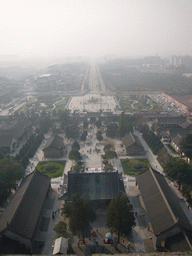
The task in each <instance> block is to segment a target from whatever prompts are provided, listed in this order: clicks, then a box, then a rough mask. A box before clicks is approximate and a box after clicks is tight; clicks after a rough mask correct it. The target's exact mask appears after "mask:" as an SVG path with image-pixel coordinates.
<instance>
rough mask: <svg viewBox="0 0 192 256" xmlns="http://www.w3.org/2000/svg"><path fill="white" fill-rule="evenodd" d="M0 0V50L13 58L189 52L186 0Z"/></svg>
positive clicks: (190, 19) (191, 27)
mask: <svg viewBox="0 0 192 256" xmlns="http://www.w3.org/2000/svg"><path fill="white" fill-rule="evenodd" d="M0 3H1V10H0V31H1V43H0V55H1V56H4V57H5V56H6V55H15V56H12V57H13V59H15V60H20V59H25V58H28V59H29V58H30V59H31V58H44V57H46V58H47V57H66V56H87V57H100V56H103V55H108V54H110V55H117V56H120V57H122V56H129V57H134V56H146V55H148V56H149V55H153V56H154V55H156V54H158V55H159V56H169V55H173V54H177V55H185V54H189V55H190V54H192V48H191V45H192V33H191V31H192V15H191V13H192V1H190V0H185V1H182V0H174V1H173V0H161V1H159V0H145V1H141V0H126V1H125V0H122V1H118V0H113V1H112V0H97V1H96V0H91V1H88V0H71V1H66V0H63V1H62V0H54V1H53V0H28V1H23V0H17V1H15V0H7V1H4V0H1V1H0ZM10 58H11V56H10ZM5 59H6V58H5Z"/></svg>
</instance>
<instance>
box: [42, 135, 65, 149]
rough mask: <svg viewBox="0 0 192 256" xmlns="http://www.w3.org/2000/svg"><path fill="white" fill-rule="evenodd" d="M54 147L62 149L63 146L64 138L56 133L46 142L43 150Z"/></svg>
mask: <svg viewBox="0 0 192 256" xmlns="http://www.w3.org/2000/svg"><path fill="white" fill-rule="evenodd" d="M49 147H52V148H56V149H61V148H62V147H63V138H61V137H60V136H59V135H57V134H56V135H54V136H53V137H51V138H50V139H48V141H47V143H46V144H45V146H44V148H43V150H45V149H47V148H49Z"/></svg>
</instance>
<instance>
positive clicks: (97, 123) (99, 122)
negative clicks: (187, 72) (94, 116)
mask: <svg viewBox="0 0 192 256" xmlns="http://www.w3.org/2000/svg"><path fill="white" fill-rule="evenodd" d="M95 125H96V126H97V128H101V126H102V123H101V120H100V119H99V120H97V121H96V122H95Z"/></svg>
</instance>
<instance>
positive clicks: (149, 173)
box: [136, 168, 192, 235]
mask: <svg viewBox="0 0 192 256" xmlns="http://www.w3.org/2000/svg"><path fill="white" fill-rule="evenodd" d="M136 180H137V183H138V185H139V189H140V192H141V196H142V198H143V201H144V204H145V207H146V209H147V213H148V216H149V219H150V222H151V224H152V227H153V230H154V233H155V235H158V234H160V233H162V232H164V231H166V230H167V229H169V228H171V227H172V226H174V225H175V224H178V225H179V226H180V227H181V228H184V229H188V230H191V231H192V226H191V224H190V222H189V221H188V219H187V217H186V216H185V213H184V211H183V210H182V208H181V206H180V205H179V201H178V198H177V197H176V196H175V195H174V194H173V192H172V191H171V189H170V187H169V185H168V184H167V182H166V180H165V178H164V176H163V175H162V174H160V173H159V172H157V171H155V170H153V169H152V168H149V169H147V170H146V171H144V172H142V173H141V174H139V175H138V176H136Z"/></svg>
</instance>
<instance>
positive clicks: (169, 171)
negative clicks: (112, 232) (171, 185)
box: [164, 158, 192, 190]
mask: <svg viewBox="0 0 192 256" xmlns="http://www.w3.org/2000/svg"><path fill="white" fill-rule="evenodd" d="M164 170H165V173H166V175H167V177H168V178H170V179H171V180H172V181H176V182H177V184H178V185H179V190H180V187H181V185H183V184H189V182H191V180H192V168H191V165H189V164H188V163H186V162H185V160H183V159H181V158H173V159H172V160H171V161H170V162H168V163H167V164H166V166H165V168H164Z"/></svg>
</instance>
